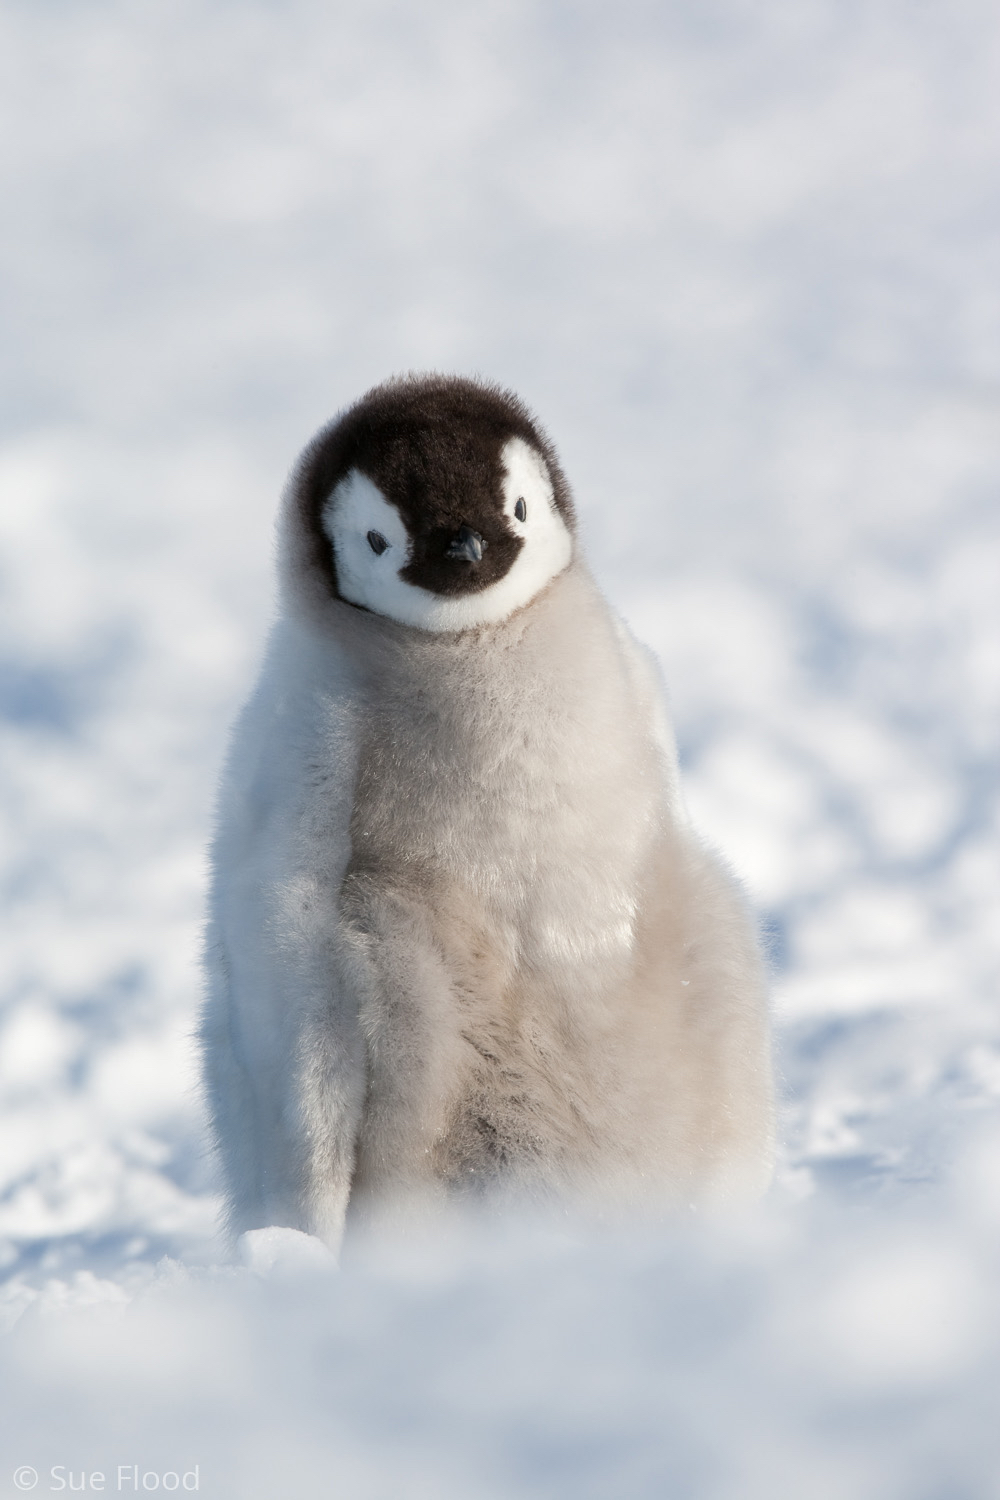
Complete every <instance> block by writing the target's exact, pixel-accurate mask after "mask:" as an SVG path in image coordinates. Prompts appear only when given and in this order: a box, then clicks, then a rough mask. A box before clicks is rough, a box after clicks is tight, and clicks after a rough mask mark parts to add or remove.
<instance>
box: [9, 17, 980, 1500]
mask: <svg viewBox="0 0 1000 1500" xmlns="http://www.w3.org/2000/svg"><path fill="white" fill-rule="evenodd" d="M0 117H2V124H3V128H2V130H0V173H2V182H3V205H4V209H5V220H6V223H5V234H4V237H3V243H2V248H0V257H2V262H0V300H2V303H3V310H4V318H5V324H6V333H5V337H4V339H3V341H2V345H0V385H2V391H3V400H2V402H0V484H2V493H3V508H2V513H0V528H2V553H0V585H2V592H0V621H2V634H0V643H2V644H0V711H2V717H3V724H4V738H3V748H2V755H3V778H2V798H3V812H4V821H5V831H4V840H3V859H4V863H3V901H4V915H5V918H6V920H5V924H4V930H5V935H4V940H3V944H2V948H0V955H2V956H0V964H2V973H0V978H2V1010H0V1088H2V1106H0V1109H2V1114H0V1119H2V1127H3V1128H2V1131H0V1264H2V1266H3V1272H4V1282H3V1286H2V1288H0V1313H2V1317H3V1322H4V1325H5V1326H6V1327H8V1328H9V1330H10V1331H9V1333H8V1334H7V1335H6V1338H5V1340H4V1347H3V1354H2V1368H3V1371H4V1392H5V1393H4V1398H3V1435H2V1439H0V1494H7V1493H9V1494H15V1493H19V1490H18V1489H17V1486H16V1484H15V1480H14V1478H13V1475H14V1471H15V1469H17V1468H18V1467H19V1466H23V1465H31V1466H33V1467H34V1469H35V1470H36V1471H37V1473H38V1476H39V1478H38V1484H37V1489H38V1492H39V1493H48V1492H49V1491H50V1490H52V1489H53V1488H54V1487H56V1486H57V1484H58V1482H59V1477H60V1476H61V1477H62V1479H63V1482H65V1483H66V1484H67V1488H68V1486H69V1483H70V1482H71V1483H73V1485H74V1486H75V1487H76V1488H79V1487H80V1484H81V1482H82V1481H81V1476H84V1480H85V1482H86V1483H87V1484H88V1485H89V1484H90V1477H89V1476H90V1475H92V1474H94V1473H95V1472H102V1473H105V1474H106V1481H105V1489H106V1491H110V1492H115V1491H116V1488H117V1471H118V1466H119V1465H123V1466H129V1465H131V1466H134V1470H133V1469H132V1468H129V1469H127V1471H126V1474H127V1477H126V1479H125V1484H126V1487H127V1486H129V1485H131V1483H132V1479H131V1477H130V1476H131V1475H132V1474H133V1472H134V1475H135V1483H136V1484H137V1485H138V1486H139V1488H140V1490H141V1489H142V1487H143V1485H144V1484H145V1489H146V1490H150V1489H152V1488H153V1480H154V1479H156V1481H157V1483H158V1484H160V1487H161V1488H171V1487H174V1479H175V1478H176V1481H177V1485H180V1484H181V1482H182V1476H183V1475H188V1476H191V1475H193V1474H195V1473H197V1476H198V1484H199V1490H200V1493H203V1494H206V1495H211V1496H218V1497H234V1500H256V1497H272V1496H273V1497H278V1496H296V1497H298V1496H311V1495H317V1496H338V1495H343V1496H350V1497H352V1500H354V1497H360V1500H382V1497H386V1500H389V1497H392V1500H397V1497H404V1496H405V1497H407V1500H410V1497H424V1496H426V1497H434V1500H451V1497H455V1500H459V1497H461V1500H469V1497H484V1500H491V1497H494V1496H496V1497H507V1496H520V1495H524V1496H556V1497H564V1496H565V1497H566V1500H570V1497H572V1500H588V1497H594V1500H597V1497H605V1496H611V1495H613V1496H616V1497H617V1496H626V1497H642V1500H646V1497H650V1500H652V1497H654V1496H655V1497H662V1496H670V1497H671V1500H672V1497H675V1496H676V1497H687V1496H691V1497H697V1500H714V1497H720V1500H721V1497H739V1500H744V1497H746V1500H757V1497H761V1500H763V1497H768V1500H772V1497H775V1496H779V1497H783V1496H795V1497H808V1500H828V1497H829V1500H841V1497H848V1496H849V1497H852V1500H855V1497H857V1500H868V1497H871V1500H897V1497H898V1500H967V1497H968V1500H973V1497H975V1500H979V1497H997V1496H1000V1451H998V1450H1000V1443H998V1441H997V1436H996V1433H997V1426H998V1422H997V1411H998V1398H1000V1338H998V1331H1000V1319H998V1312H1000V1309H998V1288H997V1277H996V1265H997V1252H998V1249H1000V1119H998V1113H997V1100H998V1096H1000V1021H998V1014H997V1007H996V999H997V996H996V969H997V949H998V946H1000V940H998V922H997V915H996V914H997V901H998V895H1000V889H998V888H1000V861H998V859H997V844H996V834H997V823H998V779H997V775H996V747H997V725H998V708H1000V703H998V699H1000V610H998V605H997V597H998V595H1000V589H998V587H997V580H998V578H1000V507H998V505H997V485H998V480H1000V423H998V417H1000V291H998V286H1000V283H998V280H997V275H996V270H997V266H998V265H1000V192H998V186H1000V184H998V173H997V168H998V158H1000V13H998V11H997V7H996V5H995V3H994V0H867V3H864V4H862V3H860V0H753V3H750V0H697V3H696V0H657V3H653V0H648V3H647V0H617V3H616V4H615V5H614V6H611V5H601V4H597V3H594V0H576V3H574V4H572V5H570V4H566V3H562V0H479V3H476V4H475V5H470V4H460V3H458V0H426V3H424V4H422V5H419V6H418V5H416V4H409V5H405V4H397V3H392V0H364V3H362V0H341V3H339V4H338V5H336V6H332V5H328V4H322V3H319V0H315V3H313V0H283V3H282V4H280V5H278V4H277V3H266V0H241V3H239V4H236V3H222V0H217V3H213V0H143V3H142V4H135V3H134V0H74V3H73V4H65V3H60V0H42V3H39V0H6V3H5V4H4V6H3V8H2V10H0ZM407 368H418V369H426V368H438V369H443V370H449V371H452V370H453V371H458V372H465V373H470V372H477V371H478V372H480V373H483V374H485V375H488V376H490V377H493V378H496V379H499V380H501V381H503V382H505V383H508V384H510V385H511V386H513V387H514V388H515V389H516V390H518V391H519V392H520V393H521V394H522V395H523V396H524V397H525V399H526V400H527V401H528V402H529V403H530V404H531V405H532V406H533V407H534V408H535V409H536V410H537V411H538V412H539V413H540V415H541V416H542V418H543V420H544V422H545V423H546V425H547V426H548V428H549V429H550V431H551V434H552V436H553V438H554V440H555V442H556V444H557V446H558V448H559V450H560V452H561V454H562V457H563V460H564V465H565V468H566V470H567V472H568V474H569V476H570V478H571V481H572V482H573V483H574V485H575V488H576V491H577V495H578V500H579V504H580V508H581V511H582V514H583V525H584V532H585V537H586V542H587V546H588V549H589V553H590V556H591V558H592V561H593V563H594V566H595V568H596V570H597V572H598V574H599V576H600V577H601V579H602V581H603V583H604V585H605V587H606V589H607V591H608V593H609V595H610V596H611V598H612V599H613V600H614V601H615V602H616V603H617V605H618V606H619V607H620V608H621V609H622V610H623V611H624V613H625V614H626V616H627V617H628V618H629V620H630V621H631V623H632V624H633V626H634V628H635V630H636V631H637V633H638V634H639V635H640V636H642V637H643V638H645V639H646V640H648V641H649V642H650V643H651V644H652V645H653V646H655V647H656V649H657V650H658V651H659V653H660V655H661V657H662V660H663V662H664V665H665V668H666V671H667V675H668V679H669V681H670V684H671V689H672V696H673V700H674V708H675V715H676V720H677V724H678V728H679V732H680V738H681V745H682V752H683V759H684V764H685V767H686V772H687V785H688V788H689V793H690V800H691V802H692V805H693V808H694V810H695V812H696V814H697V816H698V818H699V820H700V822H701V824H702V826H703V827H704V828H705V830H706V831H707V833H708V834H709V835H710V836H711V837H712V838H713V839H714V840H716V841H717V842H718V843H719V844H720V845H721V846H722V847H723V848H724V849H725V850H726V851H727V853H728V854H729V855H730V856H731V858H732V859H733V861H734V863H735V864H736V865H737V866H738V868H740V869H741V871H742V872H743V874H744V876H745V878H746V880H747V882H748V884H749V887H750V890H751V892H752V894H753V897H754V899H755V901H756V903H757V904H758V907H759V909H760V912H761V917H762V921H763V922H764V923H765V924H766V928H767V931H768V933H769V935H770V942H771V947H772V953H773V960H774V965H775V974H776V978H775V995H776V1009H777V1018H778V1035H777V1044H778V1054H779V1062H780V1068H781V1074H782V1090H783V1110H782V1137H783V1150H782V1162H781V1167H780V1171H779V1175H778V1181H777V1183H776V1186H775V1189H774V1191H773V1193H772V1194H771V1197H770V1199H769V1200H768V1202H767V1203H766V1204H765V1205H764V1207H763V1208H762V1210H761V1211H760V1212H759V1213H757V1214H754V1215H752V1216H750V1217H748V1218H743V1219H739V1220H725V1219H723V1220H719V1221H717V1222H700V1223H679V1224H675V1225H668V1226H665V1227H663V1228H662V1229H660V1230H657V1231H655V1232H654V1231H650V1230H648V1231H643V1232H639V1231H633V1232H629V1231H626V1230H625V1229H621V1228H619V1229H612V1228H606V1229H604V1230H601V1231H599V1232H598V1231H596V1230H594V1229H593V1228H591V1229H587V1228H585V1227H583V1226H579V1225H574V1224H569V1223H567V1224H564V1225H558V1226H557V1225H553V1224H551V1223H549V1224H513V1223H506V1224H500V1225H496V1224H494V1225H483V1224H463V1225H458V1226H454V1227H452V1228H451V1229H449V1230H447V1231H445V1230H444V1229H442V1230H441V1232H440V1233H439V1234H438V1235H437V1236H436V1237H433V1238H428V1239H427V1240H426V1241H425V1242H423V1243H421V1244H419V1245H412V1246H410V1247H409V1248H408V1250H407V1253H405V1254H403V1253H402V1252H400V1253H399V1254H397V1255H394V1256H389V1255H387V1254H384V1255H381V1256H378V1257H376V1256H374V1255H372V1256H369V1257H365V1256H360V1257H358V1258H357V1259H356V1260H355V1262H354V1263H351V1264H348V1265H346V1266H345V1267H344V1268H343V1269H342V1270H340V1271H334V1270H332V1269H331V1268H330V1266H329V1264H328V1262H327V1259H326V1258H325V1256H324V1252H323V1251H322V1249H321V1247H318V1246H316V1245H315V1244H313V1243H311V1242H309V1241H308V1240H305V1241H303V1237H300V1236H295V1235H294V1234H291V1233H290V1232H286V1233H284V1234H282V1233H279V1232H270V1233H265V1234H264V1235H263V1237H260V1236H258V1237H253V1238H252V1239H251V1241H250V1242H248V1243H246V1244H244V1245H243V1246H242V1247H241V1249H240V1253H239V1254H238V1255H232V1254H231V1253H230V1252H229V1251H228V1250H227V1249H226V1248H225V1247H224V1246H223V1245H221V1244H220V1242H219V1241H218V1240H217V1238H216V1237H215V1220H216V1212H217V1207H218V1199H217V1185H216V1182H215V1179H214V1177H213V1170H212V1164H211V1161H210V1160H209V1158H208V1157H207V1155H206V1151H205V1145H204V1134H203V1117H202V1113H201V1109H200V1105H199V1102H198V1095H197V1080H196V1068H195V1064H194V1060H193V1050H192V1045H191V1031H192V1025H193V1018H194V1015H195V1010H196V1006H197V1001H198V991H199V980H198V974H197V949H198V940H199V923H200V912H201V904H202V896H203V890H204V881H205V856H204V848H205V841H206V837H207V832H208V828H209V825H210V818H211V802H212V793H213V785H214V779H215V775H216V770H217V767H218V764H219V761H220V758H221V755H222V752H223V746H224V741H225V733H226V727H227V724H228V722H229V720H230V719H231V717H232V715H233V713H234V711H235V709H236V707H237V705H238V703H239V701H240V700H241V698H242V696H243V695H244V693H245V692H246V689H247V686H248V684H249V682H250V680H251V677H252V674H253V670H254V665H255V660H256V657H257V654H258V651H259V648H260V643H261V640H262V637H263V634H264V631H265V629H266V626H267V622H268V619H269V615H270V609H271V582H270V561H271V557H270V549H271V525H272V518H273V513H274V507H275V502H276V496H277V493H278V490H279V488H280V485H281V483H282V480H283V476H284V473H285V471H286V469H287V467H288V466H289V464H290V463H291V460H292V458H293V457H294V455H295V453H296V452H297V450H298V449H299V448H300V447H301V445H302V443H303V442H304V441H305V439H306V438H307V437H308V436H309V435H310V434H311V432H312V431H313V430H314V429H315V428H316V427H317V426H319V424H320V423H321V422H323V421H324V420H326V419H327V418H328V417H329V416H330V415H331V414H332V412H333V411H334V410H336V409H337V408H338V407H339V406H341V405H343V404H345V403H347V402H348V401H350V400H351V399H353V398H354V397H356V396H357V395H358V394H359V393H360V392H361V391H362V390H363V389H364V388H365V387H366V386H367V385H369V384H371V383H373V382H374V381H375V380H378V379H380V378H382V377H383V376H385V375H386V374H389V373H391V372H393V371H397V370H403V369H407ZM54 1465H55V1466H59V1465H61V1466H63V1467H62V1469H59V1470H57V1477H53V1475H52V1472H51V1470H52V1466H54ZM144 1476H145V1479H144ZM21 1480H22V1483H24V1482H29V1481H30V1475H29V1476H28V1479H27V1481H26V1480H25V1477H24V1475H21ZM161 1480H162V1483H161ZM92 1487H96V1486H92ZM189 1488H190V1484H189ZM126 1492H130V1491H129V1490H128V1488H126ZM131 1492H134V1490H133V1491H131Z"/></svg>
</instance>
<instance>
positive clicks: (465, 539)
mask: <svg viewBox="0 0 1000 1500" xmlns="http://www.w3.org/2000/svg"><path fill="white" fill-rule="evenodd" d="M488 546H489V542H488V541H487V540H486V538H485V537H482V536H480V535H479V532H478V531H473V529H472V527H471V526H460V527H459V528H458V531H457V532H456V533H455V535H454V536H453V537H452V539H451V541H450V542H449V543H448V546H447V549H446V551H445V554H444V555H445V557H463V558H465V560H466V561H467V562H474V563H477V562H482V560H483V553H484V552H485V551H486V549H487V547H488Z"/></svg>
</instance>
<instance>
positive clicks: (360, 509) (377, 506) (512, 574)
mask: <svg viewBox="0 0 1000 1500" xmlns="http://www.w3.org/2000/svg"><path fill="white" fill-rule="evenodd" d="M501 461H502V463H503V467H504V484H503V494H504V513H505V514H506V516H507V518H508V522H509V525H510V529H511V531H513V532H514V534H515V535H516V536H520V537H523V539H524V545H523V546H522V547H521V549H520V551H519V552H518V554H517V557H516V558H515V559H514V562H513V563H512V565H511V567H510V568H509V569H508V571H507V573H506V574H505V575H504V577H503V578H501V579H500V580H499V581H498V582H497V583H494V584H492V585H491V586H490V587H489V588H486V589H482V590H481V591H480V592H479V593H476V594H462V595H459V596H458V597H457V598H454V597H447V596H445V595H443V594H433V593H431V592H430V590H429V589H422V588H419V587H418V586H417V585H416V584H412V583H407V582H406V580H405V579H403V578H400V576H399V575H400V572H401V570H402V569H403V568H405V567H406V564H407V562H408V561H409V558H410V538H409V534H408V532H407V530H406V527H405V525H404V524H403V518H402V516H401V515H400V514H399V511H398V510H397V509H396V507H395V506H394V505H391V504H390V503H389V501H388V500H387V499H386V498H385V496H384V495H383V494H382V491H381V490H380V489H379V488H378V486H377V485H375V484H373V483H372V481H371V480H370V479H368V478H367V477H366V476H365V475H364V474H362V473H360V472H359V471H358V470H357V469H352V470H351V472H350V473H349V474H348V475H346V477H345V478H344V479H342V480H341V481H340V483H339V484H338V485H337V487H336V489H335V490H334V492H333V494H332V495H331V496H330V498H329V500H328V501H327V502H326V505H325V506H324V508H323V516H322V521H323V529H324V531H325V532H326V534H327V536H328V537H329V538H330V541H331V542H332V543H333V549H334V552H335V554H336V559H337V582H338V584H339V586H340V592H341V594H342V595H343V597H344V598H345V599H348V600H350V602H351V603H352V604H361V605H363V606H364V607H365V609H370V610H371V611H372V612H373V613H374V614H377V615H385V616H386V617H387V618H388V619H390V620H398V621H399V622H400V623H401V624H403V625H416V626H418V627H419V628H420V629H421V630H433V631H448V630H469V629H471V628H472V627H473V626H476V625H493V624H496V623H497V622H498V621H500V620H505V619H506V618H507V616H508V615H510V614H513V613H514V611H515V610H516V609H520V608H521V606H522V605H524V604H527V603H529V601H530V600H532V599H533V598H534V597H535V595H536V594H538V593H540V592H541V590H542V589H543V588H544V587H545V585H546V584H547V583H549V582H551V580H552V579H553V578H555V577H556V575H557V574H558V573H561V572H562V570H563V569H564V568H565V567H566V565H567V563H568V562H569V560H570V558H571V557H572V555H573V539H572V537H571V536H570V534H569V530H568V529H567V527H566V524H565V522H564V521H563V518H562V516H561V515H560V514H559V511H558V510H557V509H556V504H555V500H554V498H553V491H552V481H551V479H550V478H549V474H548V470H547V469H546V466H545V462H544V460H543V459H542V456H541V454H539V453H538V452H536V450H535V449H534V448H532V447H531V446H530V445H529V444H528V443H526V442H524V440H523V439H522V438H511V440H510V442H509V443H507V444H506V446H505V447H504V450H503V453H502V454H501ZM518 501H521V502H522V505H521V506H520V507H519V506H518ZM519 512H520V513H523V515H524V519H523V521H522V520H520V519H519V518H518V516H519ZM369 532H377V533H378V534H379V536H380V537H383V538H384V539H385V541H386V542H387V543H388V546H387V547H386V548H385V550H384V551H382V552H380V553H376V552H375V550H374V549H373V547H372V545H371V543H370V542H369V540H368V533H369ZM377 545H378V544H377Z"/></svg>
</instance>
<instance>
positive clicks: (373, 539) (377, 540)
mask: <svg viewBox="0 0 1000 1500" xmlns="http://www.w3.org/2000/svg"><path fill="white" fill-rule="evenodd" d="M368 545H369V547H370V548H371V549H372V551H373V552H374V554H375V556H376V557H380V556H381V555H382V553H383V552H384V551H385V549H386V547H388V545H389V543H388V542H387V541H386V539H385V537H384V536H383V535H382V533H381V531H369V533H368Z"/></svg>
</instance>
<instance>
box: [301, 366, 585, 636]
mask: <svg viewBox="0 0 1000 1500" xmlns="http://www.w3.org/2000/svg"><path fill="white" fill-rule="evenodd" d="M300 491H301V494H302V497H303V505H304V516H305V519H306V520H307V524H308V522H309V520H310V519H311V520H312V526H313V532H314V534H315V538H316V548H315V551H314V556H315V558H316V560H317V561H318V562H319V563H320V564H321V565H322V564H325V565H326V570H327V573H328V577H329V580H330V582H331V584H332V586H333V589H334V592H335V593H336V594H337V596H338V597H340V598H341V599H343V600H345V601H346V602H347V603H349V604H354V605H358V606H360V607H361V608H363V609H367V610H370V611H372V612H373V613H374V614H378V615H384V616H386V617H387V618H389V619H392V620H397V621H399V622H400V623H402V624H405V625H414V626H417V627H419V628H421V629H424V630H430V631H458V630H466V629H470V628H472V627H475V626H478V625H485V624H493V623H496V622H498V621H500V620H503V619H505V618H506V617H507V616H508V615H510V614H512V613H513V612H514V610H516V609H519V608H521V607H522V606H523V605H525V604H528V603H529V602H530V601H531V600H532V599H533V598H534V597H535V596H536V595H537V594H538V593H539V592H540V591H541V590H542V589H543V588H544V587H545V586H546V584H548V583H549V582H551V580H552V579H553V578H555V577H556V575H557V574H558V573H561V572H562V570H563V569H564V568H565V567H566V566H567V564H568V563H569V561H570V559H571V557H572V553H573V536H572V524H573V516H572V506H571V502H570V500H569V494H568V489H567V487H566V483H565V480H564V479H563V477H562V474H561V472H560V471H559V468H558V464H557V462H556V460H555V456H554V454H553V453H552V451H551V449H550V447H549V445H548V443H547V441H546V440H545V438H544V437H543V435H542V434H541V433H540V432H539V430H538V429H537V427H536V426H535V424H534V423H533V422H532V420H531V418H530V417H529V416H528V414H527V413H526V412H525V410H524V408H523V407H522V406H521V405H520V403H519V402H518V401H517V400H516V398H515V397H513V396H510V395H508V394H507V393H506V392H500V391H497V390H496V389H495V388H493V387H489V386H481V385H478V384H476V383H474V382H471V381H465V380H457V379H455V380H447V379H443V378H440V377H432V378H430V379H427V380H415V379H411V380H407V381H397V382H392V383H390V384H389V385H387V386H382V387H378V388H376V390H375V391H374V392H371V393H369V395H368V396H367V397H365V398H364V399H363V400H362V401H361V402H359V403H358V406H357V407H355V408H353V409H352V410H351V411H350V412H348V413H347V415H346V417H344V418H342V419H341V420H340V421H339V422H338V423H336V424H335V425H333V426H332V427H331V428H328V429H327V430H326V431H325V432H324V433H321V434H320V436H319V438H318V439H317V440H316V442H315V443H314V445H313V447H312V449H310V450H308V451H307V455H306V462H305V468H304V472H303V475H302V476H301V479H300Z"/></svg>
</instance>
